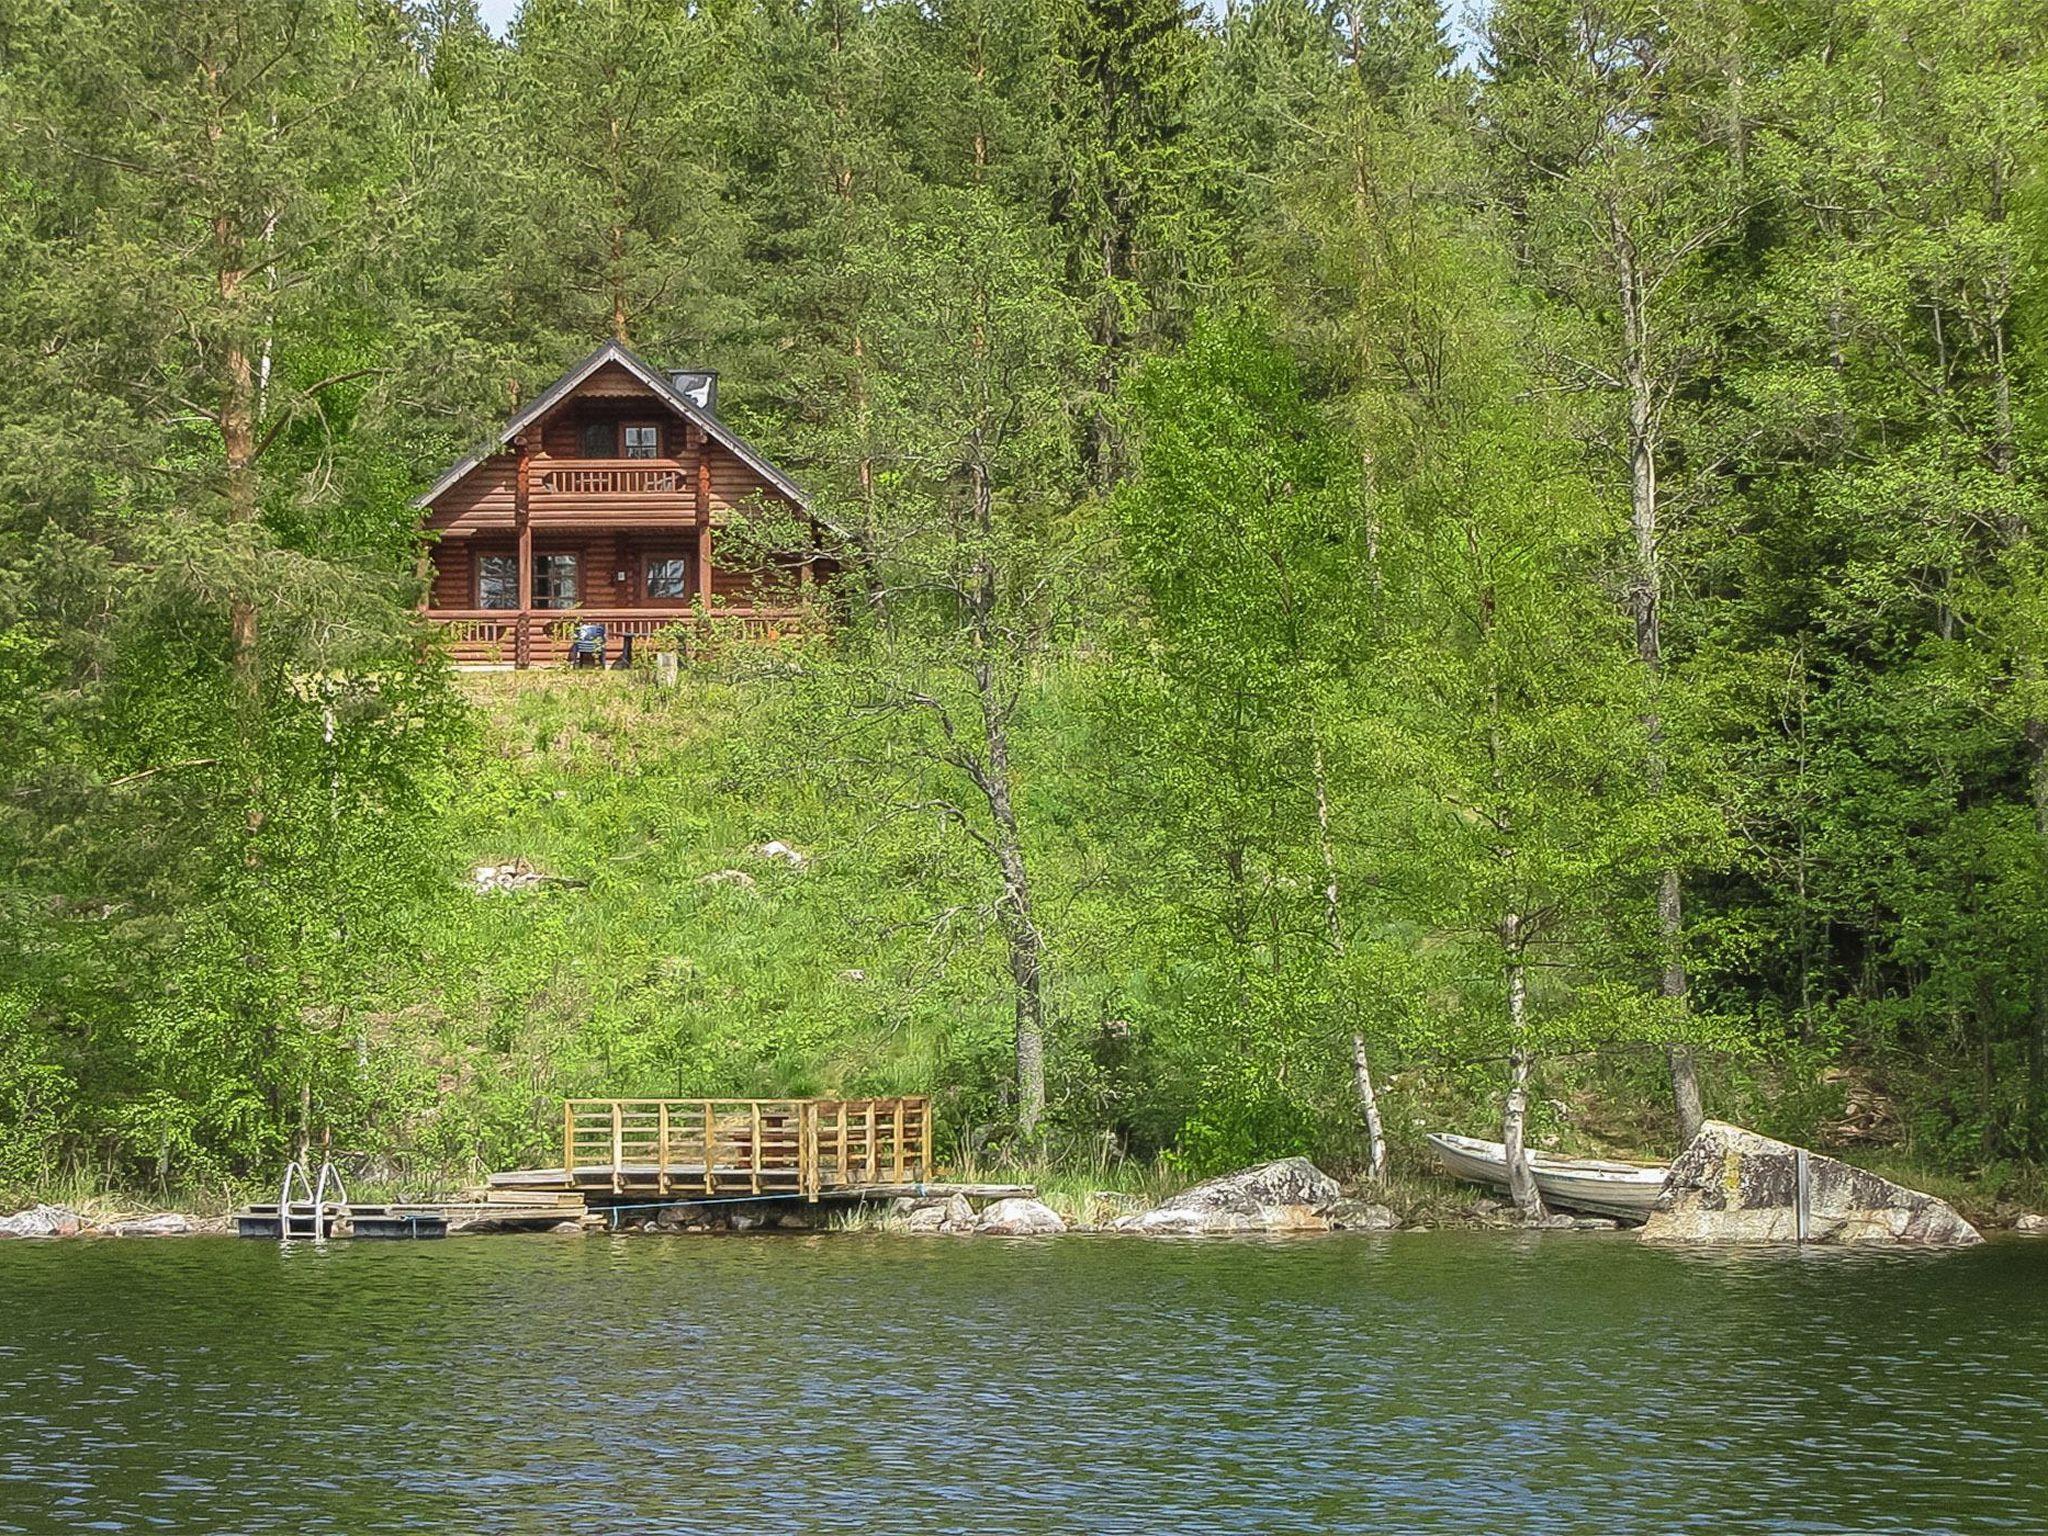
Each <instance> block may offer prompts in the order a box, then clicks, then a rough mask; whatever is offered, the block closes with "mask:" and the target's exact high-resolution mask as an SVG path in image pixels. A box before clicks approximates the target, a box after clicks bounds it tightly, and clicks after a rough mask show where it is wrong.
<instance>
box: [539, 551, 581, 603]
mask: <svg viewBox="0 0 2048 1536" xmlns="http://www.w3.org/2000/svg"><path fill="white" fill-rule="evenodd" d="M576 563H577V562H576V557H575V556H574V555H535V556H534V557H533V606H534V607H536V608H574V607H575V606H576Z"/></svg>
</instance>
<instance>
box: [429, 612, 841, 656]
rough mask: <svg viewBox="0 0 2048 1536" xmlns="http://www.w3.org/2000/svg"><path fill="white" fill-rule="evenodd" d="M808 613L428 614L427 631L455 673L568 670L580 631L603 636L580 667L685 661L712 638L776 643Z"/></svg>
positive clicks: (588, 648) (796, 629) (587, 650)
mask: <svg viewBox="0 0 2048 1536" xmlns="http://www.w3.org/2000/svg"><path fill="white" fill-rule="evenodd" d="M807 612H808V610H806V609H805V608H804V607H802V606H800V605H796V604H779V605H771V606H753V605H747V606H732V607H720V608H716V609H711V610H708V611H705V612H699V611H698V610H697V609H696V608H694V607H683V606H678V605H668V606H654V607H635V608H569V609H537V608H526V609H504V608H429V609H428V610H427V611H426V614H425V617H426V620H427V622H428V623H430V624H432V625H434V626H436V627H437V628H439V629H440V630H441V632H442V634H443V636H444V643H445V645H446V646H447V649H448V656H449V659H450V660H451V661H453V662H454V663H455V665H456V666H458V667H470V668H497V667H558V666H567V665H568V664H569V661H570V648H571V646H572V645H574V644H575V641H576V638H577V635H578V634H579V632H580V631H581V630H582V629H583V627H584V626H586V625H595V626H597V627H598V628H599V629H600V630H601V631H602V634H601V635H600V636H598V637H596V639H595V645H594V651H593V648H592V646H591V645H589V644H586V646H585V648H584V649H585V654H584V655H582V656H579V657H578V658H577V660H578V662H579V664H582V665H599V666H606V667H611V666H617V665H620V664H621V663H623V662H626V661H627V660H628V659H629V657H630V658H638V659H644V658H645V657H647V656H649V655H651V654H653V653H654V652H656V651H663V650H676V651H681V652H682V653H683V654H684V655H689V654H690V653H691V652H692V651H694V650H696V649H697V648H698V647H700V646H702V645H704V644H706V643H708V642H709V641H710V640H711V639H712V638H713V637H715V636H716V637H731V636H742V637H744V638H747V639H771V640H772V639H776V638H778V637H780V636H783V635H791V634H797V633H799V632H801V631H802V630H803V628H804V621H805V618H806V615H807Z"/></svg>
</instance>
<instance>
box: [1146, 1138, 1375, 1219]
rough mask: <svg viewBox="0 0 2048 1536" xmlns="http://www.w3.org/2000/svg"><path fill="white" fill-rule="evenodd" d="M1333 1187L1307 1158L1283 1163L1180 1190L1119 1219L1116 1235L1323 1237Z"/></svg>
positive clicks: (1337, 1196)
mask: <svg viewBox="0 0 2048 1536" xmlns="http://www.w3.org/2000/svg"><path fill="white" fill-rule="evenodd" d="M1343 1198H1344V1196H1343V1191H1342V1190H1340V1189H1339V1188H1338V1187H1337V1181H1336V1180H1335V1179H1333V1178H1331V1177H1330V1176H1329V1175H1328V1174H1327V1173H1325V1172H1323V1170H1322V1169H1320V1168H1318V1167H1317V1166H1316V1165H1315V1164H1314V1163H1312V1162H1310V1161H1309V1160H1308V1159H1307V1158H1305V1157H1283V1158H1281V1159H1280V1160H1279V1161H1278V1162H1274V1163H1261V1164H1260V1165H1259V1166H1258V1167H1256V1168H1245V1169H1242V1170H1240V1171H1239V1172H1237V1173H1226V1174H1224V1175H1223V1176H1222V1177H1221V1178H1215V1179H1209V1180H1207V1181H1205V1182H1203V1183H1200V1184H1197V1185H1195V1186H1194V1188H1192V1189H1184V1190H1182V1191H1181V1192H1180V1193H1179V1194H1177V1195H1175V1196H1173V1197H1172V1198H1171V1199H1168V1200H1165V1201H1162V1202H1161V1203H1160V1204H1159V1205H1158V1206H1157V1207H1155V1208H1154V1209H1152V1210H1149V1211H1141V1212H1139V1213H1138V1214H1137V1215H1135V1216H1126V1217H1123V1218H1122V1219H1121V1220H1119V1221H1118V1222H1117V1223H1116V1230H1118V1231H1119V1232H1149V1233H1157V1234H1169V1235H1171V1234H1192V1233H1198V1232H1327V1231H1329V1230H1330V1227H1331V1225H1332V1222H1331V1213H1332V1212H1333V1211H1335V1210H1336V1209H1337V1207H1338V1205H1339V1203H1340V1202H1341V1201H1342V1200H1343Z"/></svg>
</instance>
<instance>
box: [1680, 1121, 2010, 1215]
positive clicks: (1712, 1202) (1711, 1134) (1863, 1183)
mask: <svg viewBox="0 0 2048 1536" xmlns="http://www.w3.org/2000/svg"><path fill="white" fill-rule="evenodd" d="M1802 1158H1803V1159H1804V1160H1805V1164H1806V1191H1805V1202H1804V1204H1805V1209H1806V1241H1808V1242H1813V1243H1928V1244H1949V1245H1962V1244H1968V1243H1977V1242H1982V1241H1983V1239H1982V1238H1981V1237H1979V1236H1978V1235H1977V1230H1976V1228H1974V1227H1972V1226H1971V1225H1970V1224H1969V1223H1968V1222H1967V1221H1965V1220H1963V1218H1962V1217H1960V1216H1958V1215H1957V1214H1956V1213H1955V1210H1954V1209H1953V1208H1952V1207H1950V1206H1949V1205H1948V1203H1947V1202H1945V1201H1942V1200H1937V1199H1935V1198H1934V1196H1932V1195H1924V1194H1921V1193H1920V1192H1919V1191H1918V1190H1913V1189H1906V1188H1904V1187H1903V1186H1901V1185H1898V1184H1894V1183H1892V1182H1891V1181H1890V1180H1889V1179H1881V1178H1879V1177H1878V1176H1877V1175H1876V1174H1874V1173H1868V1172H1865V1171H1864V1170H1863V1169H1861V1168H1852V1167H1850V1166H1849V1165H1848V1164H1847V1163H1843V1162H1837V1161H1836V1160H1835V1159H1834V1158H1832V1157H1822V1156H1820V1155H1819V1154H1818V1153H1813V1152H1806V1151H1804V1150H1803V1149H1801V1148H1799V1147H1795V1146H1792V1145H1790V1144H1789V1143H1787V1142H1782V1141H1773V1140H1772V1139H1771V1138H1770V1137H1768V1136H1759V1135H1758V1134H1757V1133H1756V1132H1754V1131H1745V1130H1743V1129H1742V1128H1741V1127H1740V1126H1736V1125H1728V1124H1725V1123H1723V1122H1722V1121H1719V1120H1709V1121H1708V1122H1707V1123H1706V1125H1705V1126H1703V1127H1702V1128H1701V1130H1700V1133H1699V1135H1698V1136H1696V1137H1694V1138H1693V1142H1692V1145H1691V1146H1689V1147H1687V1148H1686V1149H1685V1150H1684V1151H1683V1152H1681V1153H1680V1154H1679V1155H1678V1158H1677V1160H1676V1161H1675V1162H1673V1163H1672V1165H1671V1172H1670V1173H1669V1174H1668V1175H1667V1176H1666V1177H1665V1180H1664V1189H1663V1192H1662V1193H1661V1194H1659V1195H1658V1197H1657V1208H1656V1209H1655V1210H1654V1211H1652V1212H1651V1213H1650V1219H1649V1221H1648V1222H1646V1223H1645V1224H1644V1226H1643V1232H1642V1235H1643V1238H1644V1240H1645V1241H1647V1242H1681V1243H1792V1242H1798V1241H1799V1240H1800V1231H1799V1210H1800V1204H1801V1201H1800V1189H1799V1164H1800V1160H1801V1159H1802Z"/></svg>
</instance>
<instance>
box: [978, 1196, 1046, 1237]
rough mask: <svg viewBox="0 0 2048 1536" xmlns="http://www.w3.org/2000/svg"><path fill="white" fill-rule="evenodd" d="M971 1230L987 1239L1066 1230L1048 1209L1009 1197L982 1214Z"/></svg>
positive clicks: (1031, 1202)
mask: <svg viewBox="0 0 2048 1536" xmlns="http://www.w3.org/2000/svg"><path fill="white" fill-rule="evenodd" d="M974 1230H975V1231H976V1232H979V1233H981V1234H982V1235H983V1236H987V1237H1043V1236H1046V1235H1048V1234H1050V1233H1054V1232H1064V1231H1066V1230H1067V1224H1066V1223H1065V1222H1064V1221H1062V1220H1060V1214H1059V1212H1058V1211H1055V1210H1054V1209H1053V1208H1052V1207H1051V1206H1049V1205H1042V1204H1040V1203H1039V1202H1038V1201H1036V1200H1024V1199H1018V1198H1014V1197H1013V1198H1011V1199H1008V1200H998V1201H996V1203H995V1204H993V1205H991V1206H990V1207H989V1208H988V1209H987V1210H985V1211H983V1212H982V1213H981V1220H980V1221H979V1222H977V1223H975V1227H974Z"/></svg>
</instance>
